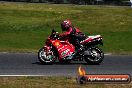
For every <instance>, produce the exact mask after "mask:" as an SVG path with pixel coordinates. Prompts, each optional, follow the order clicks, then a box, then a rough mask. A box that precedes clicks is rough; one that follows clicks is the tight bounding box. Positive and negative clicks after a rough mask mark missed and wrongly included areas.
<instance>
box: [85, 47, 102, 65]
mask: <svg viewBox="0 0 132 88" xmlns="http://www.w3.org/2000/svg"><path fill="white" fill-rule="evenodd" d="M87 51H88V52H89V55H87V56H84V59H85V61H86V62H87V63H88V64H100V63H101V62H102V61H103V59H104V53H103V51H102V50H101V49H100V48H99V47H91V48H89V49H88V50H87Z"/></svg>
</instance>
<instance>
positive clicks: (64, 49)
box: [51, 40, 75, 60]
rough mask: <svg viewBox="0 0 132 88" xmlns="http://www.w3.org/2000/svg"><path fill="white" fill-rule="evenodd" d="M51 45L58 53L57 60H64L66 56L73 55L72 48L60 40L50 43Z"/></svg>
mask: <svg viewBox="0 0 132 88" xmlns="http://www.w3.org/2000/svg"><path fill="white" fill-rule="evenodd" d="M51 42H52V44H53V45H54V46H55V47H56V49H57V51H58V53H59V60H61V59H62V58H65V57H66V56H70V55H71V54H73V52H74V51H75V50H74V46H73V45H72V44H70V43H69V42H66V41H60V40H54V41H51Z"/></svg>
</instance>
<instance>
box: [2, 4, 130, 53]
mask: <svg viewBox="0 0 132 88" xmlns="http://www.w3.org/2000/svg"><path fill="white" fill-rule="evenodd" d="M131 14H132V10H131V8H130V7H119V6H118V7H116V6H78V5H64V4H63V5H61V4H59V5H57V4H37V3H32V4H31V3H8V2H0V51H7V52H10V51H13V52H15V51H19V52H21V51H22V52H36V51H38V49H39V48H41V47H42V46H43V44H44V41H45V40H46V38H47V37H48V35H50V32H51V28H53V27H54V28H55V29H56V30H57V31H59V32H61V29H60V22H61V21H62V20H64V19H67V18H68V19H71V21H72V22H73V24H74V25H75V26H76V27H78V28H80V29H81V31H83V32H85V33H86V34H88V35H96V34H100V35H102V36H103V38H104V46H103V50H104V51H105V52H110V53H114V54H132V47H131V45H132V42H131V40H132V37H131V35H132V25H131V23H132V15H131Z"/></svg>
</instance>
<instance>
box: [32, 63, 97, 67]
mask: <svg viewBox="0 0 132 88" xmlns="http://www.w3.org/2000/svg"><path fill="white" fill-rule="evenodd" d="M32 64H37V65H52V66H53V65H100V64H87V63H85V62H71V63H64V62H55V63H54V64H42V63H41V62H34V63H32Z"/></svg>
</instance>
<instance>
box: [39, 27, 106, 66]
mask: <svg viewBox="0 0 132 88" xmlns="http://www.w3.org/2000/svg"><path fill="white" fill-rule="evenodd" d="M80 44H81V45H82V46H83V47H82V48H83V49H81V51H79V53H75V52H77V51H76V50H75V46H74V45H73V44H70V42H69V41H64V40H61V38H60V36H59V34H58V32H56V31H55V30H52V33H51V35H50V36H49V37H48V39H47V40H46V42H45V46H44V47H42V48H41V49H40V50H39V52H38V59H39V61H40V62H41V63H43V64H53V63H54V62H55V61H56V60H57V59H58V60H59V62H65V63H70V61H71V60H73V61H83V60H85V61H86V62H87V63H88V64H100V63H101V62H102V61H103V58H104V53H103V51H102V50H101V49H100V48H99V47H98V45H103V42H102V37H101V36H100V35H96V36H88V37H87V38H85V39H84V40H82V41H81V42H80Z"/></svg>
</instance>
